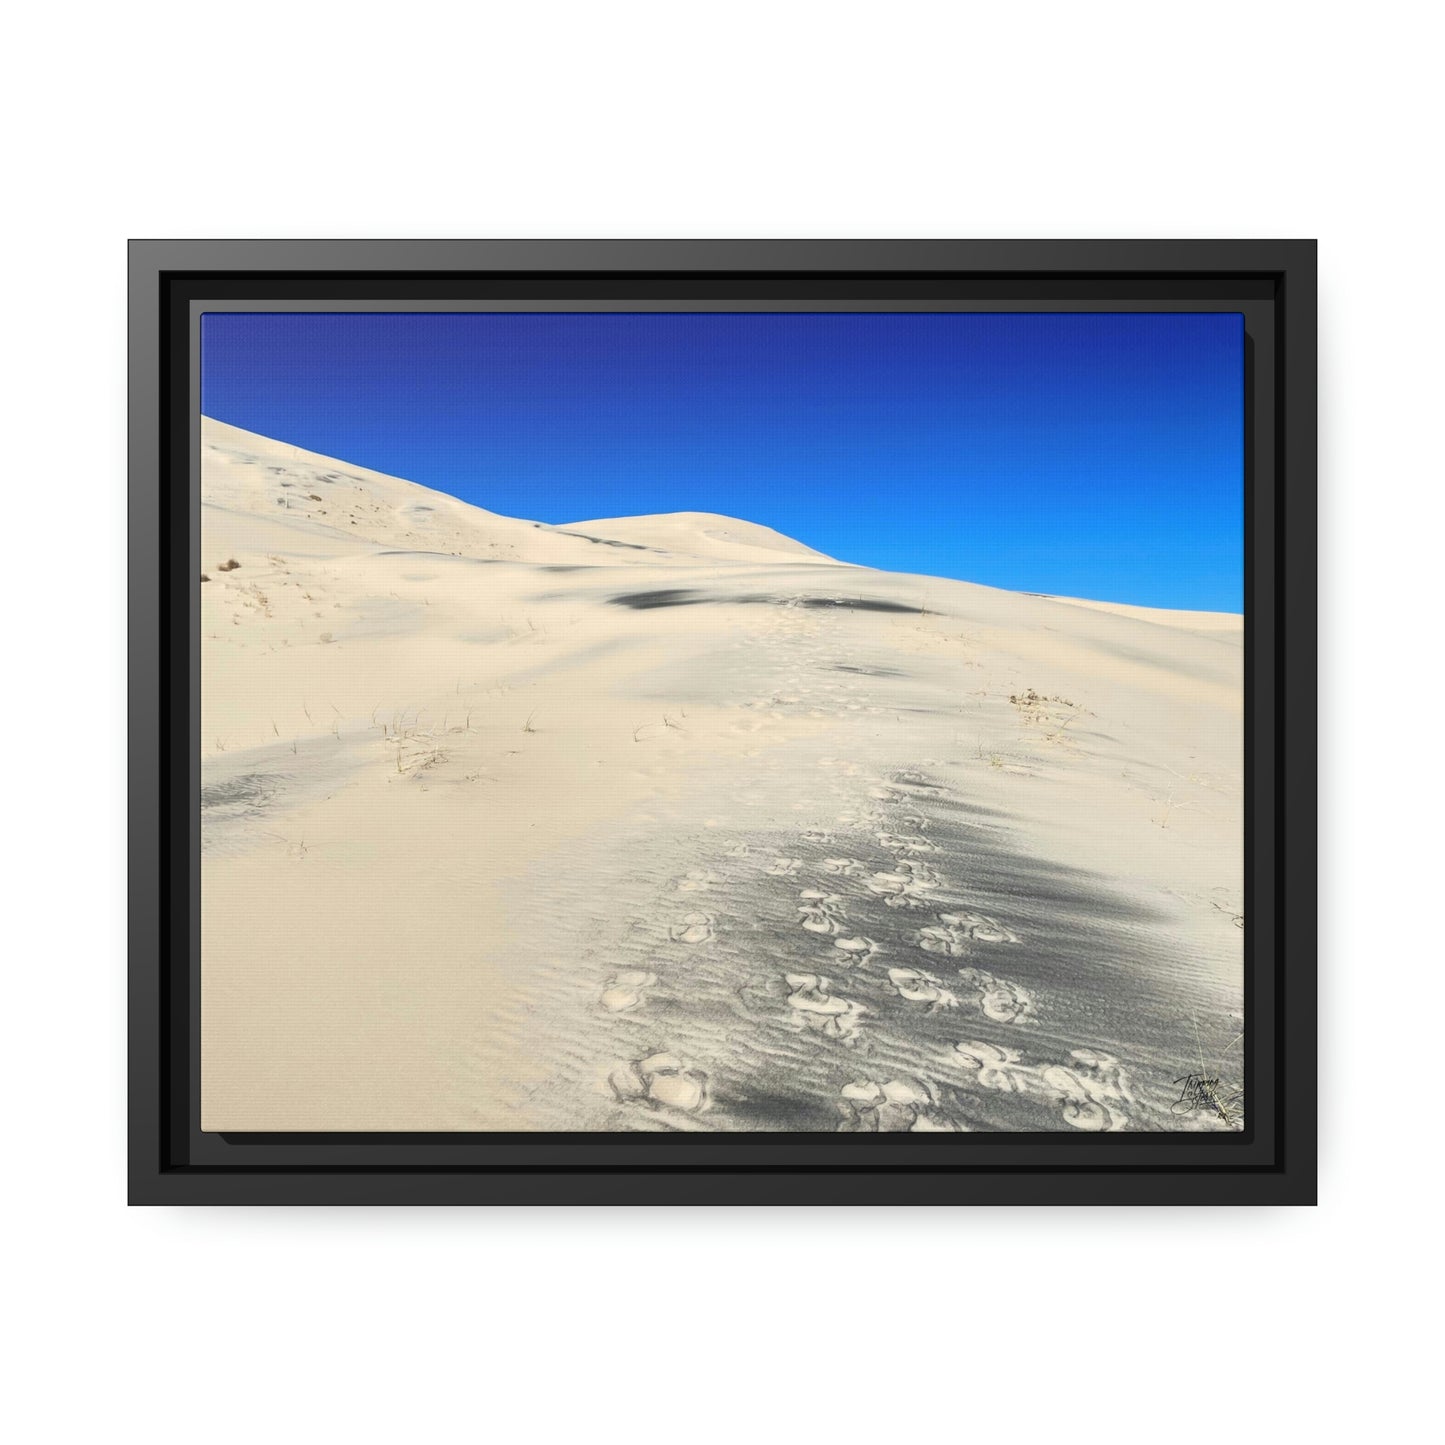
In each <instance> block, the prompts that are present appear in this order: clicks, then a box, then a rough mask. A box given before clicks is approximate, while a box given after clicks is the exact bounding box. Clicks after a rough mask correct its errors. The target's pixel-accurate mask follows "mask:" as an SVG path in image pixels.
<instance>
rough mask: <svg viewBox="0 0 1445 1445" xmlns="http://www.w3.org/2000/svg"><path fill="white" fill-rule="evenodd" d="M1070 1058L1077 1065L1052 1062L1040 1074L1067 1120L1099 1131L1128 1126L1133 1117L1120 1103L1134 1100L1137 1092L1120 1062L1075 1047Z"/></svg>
mask: <svg viewBox="0 0 1445 1445" xmlns="http://www.w3.org/2000/svg"><path fill="white" fill-rule="evenodd" d="M1070 1057H1071V1058H1072V1059H1074V1060H1075V1063H1076V1065H1077V1067H1075V1068H1072V1069H1070V1068H1066V1067H1065V1066H1064V1065H1063V1064H1052V1065H1050V1066H1049V1067H1048V1068H1047V1069H1044V1070H1043V1072H1042V1073H1041V1074H1040V1079H1041V1080H1042V1082H1043V1085H1044V1087H1045V1088H1046V1089H1047V1090H1048V1091H1049V1092H1050V1093H1052V1094H1054V1095H1055V1096H1056V1097H1057V1098H1058V1099H1059V1101H1060V1103H1061V1104H1062V1106H1063V1114H1064V1122H1065V1123H1066V1124H1068V1125H1070V1126H1071V1127H1072V1128H1075V1129H1083V1130H1086V1131H1087V1132H1089V1133H1095V1134H1099V1133H1119V1132H1120V1131H1122V1130H1124V1129H1127V1128H1128V1127H1129V1118H1128V1115H1127V1114H1126V1113H1125V1112H1124V1110H1123V1108H1122V1107H1120V1106H1122V1105H1123V1104H1124V1103H1126V1102H1127V1103H1132V1102H1133V1094H1132V1093H1131V1091H1130V1089H1129V1086H1128V1083H1127V1081H1126V1080H1125V1078H1124V1076H1123V1074H1122V1072H1121V1071H1120V1070H1119V1067H1118V1062H1119V1061H1118V1060H1117V1059H1115V1058H1114V1057H1113V1056H1112V1055H1110V1054H1100V1053H1098V1052H1097V1051H1095V1050H1093V1049H1074V1050H1073V1051H1072V1053H1071V1054H1070Z"/></svg>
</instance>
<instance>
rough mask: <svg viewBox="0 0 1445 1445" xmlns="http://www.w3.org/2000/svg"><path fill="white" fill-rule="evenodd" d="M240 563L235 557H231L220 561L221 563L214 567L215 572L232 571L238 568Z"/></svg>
mask: <svg viewBox="0 0 1445 1445" xmlns="http://www.w3.org/2000/svg"><path fill="white" fill-rule="evenodd" d="M240 565H241V564H240V563H239V562H238V561H236V559H235V558H234V557H232V558H230V559H229V560H228V561H225V562H222V563H221V565H220V566H219V567H217V568H216V571H217V572H234V571H235V570H236V568H238V567H239V566H240Z"/></svg>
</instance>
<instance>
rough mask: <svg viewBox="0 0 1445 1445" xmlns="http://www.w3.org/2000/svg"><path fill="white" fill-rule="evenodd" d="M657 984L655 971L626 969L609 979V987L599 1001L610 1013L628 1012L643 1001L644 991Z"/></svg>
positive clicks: (604, 990) (603, 991)
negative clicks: (646, 971) (645, 971)
mask: <svg viewBox="0 0 1445 1445" xmlns="http://www.w3.org/2000/svg"><path fill="white" fill-rule="evenodd" d="M656 984H657V975H656V974H655V973H644V972H642V970H640V969H635V968H629V969H624V970H623V971H622V972H621V973H618V974H614V975H613V977H611V978H610V979H608V980H607V987H606V988H604V989H603V990H602V996H601V998H599V999H598V1002H599V1003H600V1004H601V1005H602V1007H603V1008H605V1009H606V1010H607V1012H608V1013H614V1014H621V1013H627V1012H628V1011H629V1010H630V1009H635V1008H636V1007H637V1006H638V1004H640V1003H641V1002H642V996H643V993H644V991H645V990H647V989H649V988H653V987H655V986H656Z"/></svg>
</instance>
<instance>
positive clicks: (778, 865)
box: [768, 858, 803, 878]
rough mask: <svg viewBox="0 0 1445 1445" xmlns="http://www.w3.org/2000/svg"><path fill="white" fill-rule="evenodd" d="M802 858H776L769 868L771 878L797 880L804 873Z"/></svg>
mask: <svg viewBox="0 0 1445 1445" xmlns="http://www.w3.org/2000/svg"><path fill="white" fill-rule="evenodd" d="M802 868H803V860H802V859H801V858H774V859H773V861H772V863H771V864H770V865H769V867H768V877H770V878H796V877H797V876H798V874H799V873H800V872H801V871H802Z"/></svg>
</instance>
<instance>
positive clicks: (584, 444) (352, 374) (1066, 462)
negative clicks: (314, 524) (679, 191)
mask: <svg viewBox="0 0 1445 1445" xmlns="http://www.w3.org/2000/svg"><path fill="white" fill-rule="evenodd" d="M201 335H202V346H201V409H202V411H203V412H204V413H205V414H206V415H207V416H212V417H215V418H217V419H218V420H220V421H225V422H230V423H232V424H233V425H235V426H239V427H244V428H246V429H247V430H248V431H255V432H260V433H262V434H263V435H265V436H270V437H275V438H278V439H279V440H282V441H287V442H290V443H292V444H294V445H296V446H300V447H305V448H308V449H310V450H312V451H317V452H322V453H324V454H325V455H327V456H332V457H337V458H339V459H341V460H343V461H348V462H351V463H354V464H356V465H359V466H365V467H370V468H372V469H374V470H376V471H382V472H389V473H392V474H393V475H396V476H401V477H406V478H408V479H410V480H411V481H415V482H421V483H422V484H423V485H425V486H429V487H435V488H437V489H439V490H441V491H445V492H450V493H452V494H453V495H454V496H458V497H461V498H462V499H464V500H465V501H468V502H474V503H476V504H477V505H478V506H482V507H486V508H488V509H489V510H491V511H494V512H501V513H503V514H505V515H507V516H513V517H525V518H528V519H530V520H533V521H542V522H576V521H583V520H588V519H593V518H597V517H617V516H633V515H637V514H641V513H649V512H681V511H697V512H720V513H723V514H724V515H727V516H732V517H741V518H744V519H746V520H748V521H751V522H762V523H765V524H766V525H767V526H770V527H776V528H777V529H778V530H779V531H780V532H784V533H786V534H787V535H789V536H791V537H796V538H798V540H800V541H802V542H806V543H807V544H808V545H809V546H812V547H816V548H818V550H820V551H822V552H827V553H829V554H830V555H832V556H835V557H838V558H840V559H842V560H844V561H848V562H861V563H864V564H866V565H868V566H873V567H884V568H888V569H890V570H893V571H901V572H922V573H928V574H932V575H935V576H942V577H959V578H963V579H965V580H967V581H972V582H983V583H987V584H988V585H990V586H995V587H1008V588H1012V589H1015V590H1020V591H1030V592H1051V593H1056V594H1060V595H1066V596H1075V597H1091V598H1100V599H1105V600H1110V601H1117V602H1134V603H1140V604H1143V605H1146V606H1156V607H1180V608H1202V609H1209V610H1214V611H1229V612H1238V611H1241V610H1242V608H1243V563H1244V557H1243V493H1244V451H1243V446H1244V441H1243V438H1244V334H1243V319H1242V318H1241V317H1240V316H1238V315H1233V314H1202V313H1201V314H1167V315H1160V314H1152V315H1151V314H1141V313H1133V314H1037V313H1030V314H1025V313H1008V314H983V313H968V314H959V313H938V312H931V313H877V312H874V313H837V312H834V313H791V312H790V313H749V314H737V313H714V314H709V313H657V312H652V313H615V312H614V313H592V314H580V313H579V314H573V313H568V314H540V313H527V314H497V313H492V314H476V313H466V314H431V313H426V314H418V313H407V314H400V313H398V314H393V313H386V314H379V313H372V314H366V313H348V314H301V313H250V314H245V315H241V314H224V313H215V314H209V315H207V316H205V317H204V318H203V319H202V333H201Z"/></svg>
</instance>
